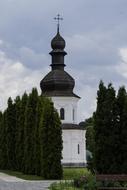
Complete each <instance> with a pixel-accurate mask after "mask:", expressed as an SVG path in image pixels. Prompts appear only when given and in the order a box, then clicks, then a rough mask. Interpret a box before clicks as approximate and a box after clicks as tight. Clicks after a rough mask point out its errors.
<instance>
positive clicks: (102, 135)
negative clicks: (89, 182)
mask: <svg viewBox="0 0 127 190" xmlns="http://www.w3.org/2000/svg"><path fill="white" fill-rule="evenodd" d="M97 94H98V96H97V109H96V113H95V117H94V119H95V122H94V123H95V124H94V129H95V166H96V170H97V171H98V172H99V173H114V155H113V153H114V151H113V150H114V143H115V132H114V125H115V117H116V116H115V103H116V98H115V90H114V88H113V87H112V85H111V84H109V85H108V88H106V87H105V86H104V84H103V82H102V81H101V82H100V85H99V90H98V93H97Z"/></svg>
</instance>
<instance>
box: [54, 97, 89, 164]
mask: <svg viewBox="0 0 127 190" xmlns="http://www.w3.org/2000/svg"><path fill="white" fill-rule="evenodd" d="M51 99H52V101H53V103H54V107H55V108H56V109H57V111H58V113H59V115H61V113H60V110H61V109H63V110H64V118H63V119H62V120H61V122H62V123H63V124H77V103H78V100H79V98H78V97H51ZM72 126H73V125H72ZM62 137H63V152H62V154H63V160H62V163H63V165H65V166H78V167H79V166H84V165H86V139H85V130H83V129H80V128H79V129H78V128H74V129H72V128H70V129H69V128H68V129H63V130H62Z"/></svg>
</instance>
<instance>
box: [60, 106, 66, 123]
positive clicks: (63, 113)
mask: <svg viewBox="0 0 127 190" xmlns="http://www.w3.org/2000/svg"><path fill="white" fill-rule="evenodd" d="M64 118H65V111H64V108H61V109H60V119H61V120H64Z"/></svg>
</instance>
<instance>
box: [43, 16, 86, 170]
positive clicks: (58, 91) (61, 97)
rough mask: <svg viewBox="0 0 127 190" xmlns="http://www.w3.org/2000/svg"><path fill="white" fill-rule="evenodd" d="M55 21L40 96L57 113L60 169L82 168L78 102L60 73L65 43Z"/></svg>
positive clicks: (83, 151)
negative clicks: (59, 137) (49, 56)
mask: <svg viewBox="0 0 127 190" xmlns="http://www.w3.org/2000/svg"><path fill="white" fill-rule="evenodd" d="M55 20H58V24H57V33H56V36H55V37H54V38H53V39H52V41H51V48H52V50H51V52H50V53H49V54H50V55H51V64H50V66H51V71H50V72H49V73H48V74H47V75H46V76H45V77H44V78H43V79H42V80H41V82H40V87H41V90H42V94H43V95H44V96H46V97H50V98H51V99H52V101H53V103H54V107H55V108H56V109H57V111H58V113H59V116H60V119H61V122H62V133H63V160H62V163H63V165H64V166H74V167H76V166H78V167H79V166H84V165H85V164H86V146H85V144H86V143H85V130H84V129H83V128H82V127H80V126H79V125H78V124H77V103H78V101H79V99H80V97H79V96H77V95H76V94H75V93H74V92H73V89H74V86H75V80H74V79H73V78H72V77H71V76H70V75H69V74H68V73H67V72H66V71H65V70H64V68H65V66H66V65H65V63H64V58H65V55H67V53H66V52H65V51H64V49H65V46H66V42H65V40H64V39H63V37H62V36H61V35H60V32H59V21H60V20H62V18H60V15H57V17H56V18H55Z"/></svg>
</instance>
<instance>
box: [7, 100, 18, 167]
mask: <svg viewBox="0 0 127 190" xmlns="http://www.w3.org/2000/svg"><path fill="white" fill-rule="evenodd" d="M15 128H16V120H15V106H14V104H13V102H12V99H11V98H9V99H8V108H7V113H6V147H7V167H8V169H10V170H14V169H15V160H16V157H15Z"/></svg>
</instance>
